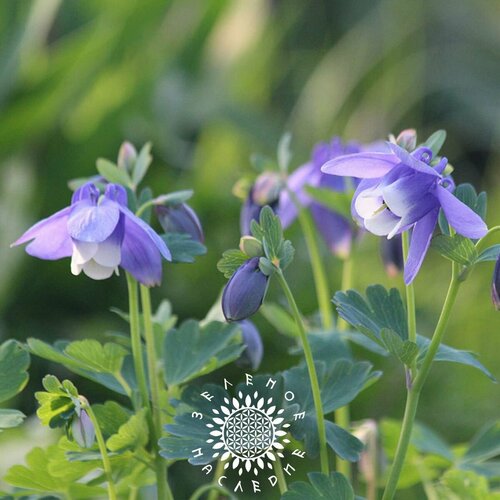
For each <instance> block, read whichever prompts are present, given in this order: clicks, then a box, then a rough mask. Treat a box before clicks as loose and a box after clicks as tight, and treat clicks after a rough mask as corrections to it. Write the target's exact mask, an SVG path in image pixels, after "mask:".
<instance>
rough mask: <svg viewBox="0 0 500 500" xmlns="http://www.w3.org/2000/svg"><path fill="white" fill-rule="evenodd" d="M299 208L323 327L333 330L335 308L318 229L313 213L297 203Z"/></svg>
mask: <svg viewBox="0 0 500 500" xmlns="http://www.w3.org/2000/svg"><path fill="white" fill-rule="evenodd" d="M297 210H298V213H299V222H300V225H301V227H302V232H303V233H304V239H305V240H306V245H307V251H308V252H309V259H310V261H311V267H312V272H313V277H314V285H315V287H316V296H317V299H318V306H319V310H320V312H321V320H322V324H323V328H324V329H325V330H331V329H332V328H333V308H332V302H331V296H330V289H329V287H328V281H327V279H326V272H325V267H324V265H323V261H322V259H321V253H320V251H319V246H318V238H317V235H316V230H315V229H314V223H313V221H312V217H311V214H310V213H309V212H308V211H307V210H305V209H304V208H303V207H302V206H300V205H297Z"/></svg>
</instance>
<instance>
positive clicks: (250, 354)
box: [236, 319, 264, 370]
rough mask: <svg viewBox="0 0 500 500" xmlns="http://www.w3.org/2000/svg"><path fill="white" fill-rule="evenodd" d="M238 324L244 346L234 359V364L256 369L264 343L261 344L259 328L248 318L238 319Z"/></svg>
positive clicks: (261, 355) (262, 352) (262, 353)
mask: <svg viewBox="0 0 500 500" xmlns="http://www.w3.org/2000/svg"><path fill="white" fill-rule="evenodd" d="M239 325H240V327H241V333H242V337H243V343H244V344H245V346H246V348H245V350H244V351H243V352H242V354H241V356H240V358H239V359H237V360H236V365H237V366H239V367H240V368H251V369H252V370H257V369H258V368H259V366H260V363H261V361H262V357H263V355H264V345H263V344H262V339H261V337H260V333H259V330H257V328H256V327H255V325H254V324H253V323H252V322H251V321H250V320H248V319H246V320H244V321H240V323H239Z"/></svg>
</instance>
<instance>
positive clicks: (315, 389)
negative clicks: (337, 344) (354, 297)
mask: <svg viewBox="0 0 500 500" xmlns="http://www.w3.org/2000/svg"><path fill="white" fill-rule="evenodd" d="M275 275H276V277H277V279H278V281H279V283H280V285H281V288H282V289H283V292H284V293H285V296H286V298H287V301H288V304H289V305H290V308H291V309H292V313H293V317H294V318H295V322H296V324H297V327H298V329H299V333H300V338H301V340H302V347H303V349H304V355H305V358H306V363H307V369H308V371H309V379H310V381H311V390H312V394H313V400H314V407H315V410H316V420H317V424H318V438H319V451H320V458H321V472H323V474H328V473H329V467H328V450H327V447H326V430H325V417H324V414H323V403H322V402H321V392H320V389H319V382H318V374H317V373H316V366H315V364H314V359H313V355H312V352H311V346H310V345H309V340H308V338H307V333H306V328H305V326H304V322H303V321H302V317H301V315H300V311H299V308H298V307H297V303H296V302H295V299H294V297H293V294H292V291H291V290H290V287H289V286H288V283H287V281H286V279H285V277H284V276H283V272H282V271H281V269H277V270H276V272H275Z"/></svg>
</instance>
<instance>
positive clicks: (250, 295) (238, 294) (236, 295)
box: [222, 257, 269, 321]
mask: <svg viewBox="0 0 500 500" xmlns="http://www.w3.org/2000/svg"><path fill="white" fill-rule="evenodd" d="M268 280H269V276H266V275H265V274H264V273H263V272H262V271H261V270H260V269H259V257H253V258H252V259H249V260H247V261H246V262H245V263H244V264H242V265H241V266H240V267H239V268H238V269H236V271H235V273H234V274H233V276H232V277H231V279H230V280H229V281H228V282H227V284H226V286H225V288H224V292H223V294H222V312H223V313H224V317H225V318H226V320H227V321H240V320H243V319H246V318H248V317H250V316H252V314H254V313H256V312H257V311H258V309H259V307H260V306H261V305H262V301H263V300H264V295H265V294H266V290H267V282H268Z"/></svg>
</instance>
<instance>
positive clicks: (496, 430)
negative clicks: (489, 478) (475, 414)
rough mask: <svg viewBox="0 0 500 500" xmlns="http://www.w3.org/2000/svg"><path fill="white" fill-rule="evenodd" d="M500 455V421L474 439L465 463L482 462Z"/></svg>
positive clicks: (486, 427)
mask: <svg viewBox="0 0 500 500" xmlns="http://www.w3.org/2000/svg"><path fill="white" fill-rule="evenodd" d="M498 455H500V420H497V421H496V422H494V423H493V424H488V425H486V426H485V427H483V428H482V429H481V430H480V431H479V432H478V433H477V434H476V436H474V438H473V439H472V442H471V443H470V446H469V448H468V450H467V451H466V452H465V454H464V455H463V457H462V459H461V461H463V462H481V461H484V460H488V459H490V458H493V457H496V456H498Z"/></svg>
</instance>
